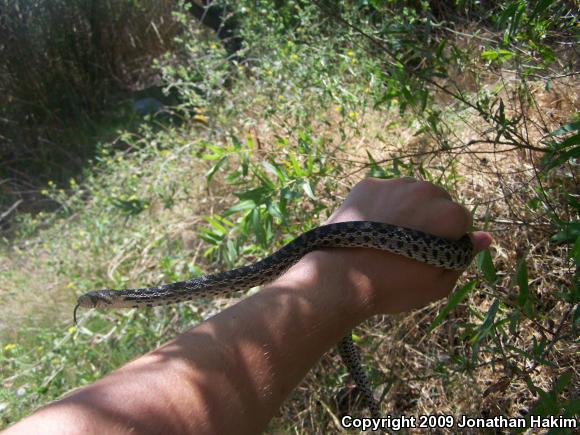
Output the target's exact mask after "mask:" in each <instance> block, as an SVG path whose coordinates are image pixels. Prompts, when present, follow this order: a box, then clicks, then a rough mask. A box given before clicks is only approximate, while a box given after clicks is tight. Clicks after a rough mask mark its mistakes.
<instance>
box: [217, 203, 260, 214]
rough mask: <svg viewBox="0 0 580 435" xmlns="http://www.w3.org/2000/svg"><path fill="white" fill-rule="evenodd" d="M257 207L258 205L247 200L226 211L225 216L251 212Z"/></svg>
mask: <svg viewBox="0 0 580 435" xmlns="http://www.w3.org/2000/svg"><path fill="white" fill-rule="evenodd" d="M255 207H256V203H255V202H254V201H253V200H251V199H245V200H243V201H240V202H238V203H237V204H235V205H233V206H231V207H230V208H228V209H227V210H226V211H224V216H229V215H231V214H234V213H239V212H240V211H244V210H250V209H252V208H255Z"/></svg>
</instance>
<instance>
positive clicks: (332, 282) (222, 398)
mask: <svg viewBox="0 0 580 435" xmlns="http://www.w3.org/2000/svg"><path fill="white" fill-rule="evenodd" d="M348 220H373V221H383V222H388V223H392V224H398V225H404V226H407V227H411V228H415V229H420V230H423V231H425V232H429V233H432V234H436V235H439V236H442V237H447V238H450V239H458V238H459V237H461V236H462V235H463V234H464V233H465V232H466V231H467V230H468V229H469V227H470V225H471V220H470V216H469V213H467V211H466V210H465V209H463V208H462V207H460V206H458V205H457V204H455V203H453V202H452V201H451V200H450V198H449V196H448V195H447V194H446V193H445V192H443V191H441V190H440V189H438V188H436V187H435V186H433V185H430V184H429V183H424V182H417V181H416V180H413V179H399V180H388V181H384V180H373V179H368V180H364V181H363V182H361V183H359V184H358V185H357V186H355V188H354V189H353V191H352V192H351V194H350V195H349V197H348V198H347V199H346V201H345V202H344V204H343V205H342V206H341V207H340V208H339V209H338V210H337V211H336V212H335V213H334V214H333V215H332V216H331V218H330V219H329V223H330V222H339V221H348ZM472 240H473V242H474V245H475V249H476V250H481V249H484V248H485V247H486V246H487V245H489V243H490V241H491V239H490V237H489V235H487V234H486V233H474V234H473V235H472ZM458 276H459V273H458V272H454V271H447V270H443V269H438V268H435V267H432V266H428V265H425V264H422V263H419V262H416V261H413V260H409V259H406V258H404V257H400V256H397V255H393V254H390V253H387V252H382V251H377V250H372V249H329V250H321V251H316V252H313V253H311V254H308V255H307V256H305V257H304V258H303V259H302V260H301V261H300V262H299V263H298V264H297V265H295V266H294V267H293V268H292V269H291V270H290V271H288V272H287V273H286V274H284V275H283V276H282V277H280V278H279V279H277V280H276V281H275V282H273V283H271V284H270V285H268V286H266V287H265V288H264V289H263V290H262V291H261V292H259V293H257V294H254V295H252V296H250V297H249V298H246V299H245V300H243V301H241V302H239V303H237V304H236V305H234V306H232V307H230V308H229V309H227V310H225V311H223V312H222V313H220V314H218V315H216V316H214V317H212V318H211V319H209V320H207V321H206V322H203V323H201V324H200V325H198V326H196V327H194V328H192V329H191V330H189V331H187V332H185V333H184V334H182V335H180V336H179V337H177V338H176V339H174V340H172V341H170V342H169V343H167V344H166V345H164V346H163V347H161V348H159V349H157V350H155V351H153V352H151V353H149V354H147V355H145V356H142V357H140V358H138V359H136V360H134V361H133V362H131V363H129V364H127V365H125V366H124V367H122V368H121V369H119V370H117V371H115V372H113V373H111V374H110V375H108V376H106V377H105V378H103V379H101V380H99V381H97V382H95V383H94V384H92V385H90V386H87V387H85V388H83V389H80V390H78V391H76V392H73V393H72V394H71V395H69V396H67V397H66V398H64V399H62V400H60V401H58V402H55V403H53V404H51V405H49V406H47V407H45V408H42V409H41V410H39V411H38V412H36V413H35V414H33V415H32V416H30V417H28V418H27V419H24V420H22V421H21V422H20V423H18V424H17V425H15V426H13V427H12V428H11V429H9V430H8V433H36V432H39V433H40V432H42V433H46V434H49V433H71V434H73V433H74V434H77V433H130V432H134V433H150V434H155V433H231V432H235V433H256V432H259V431H261V430H263V429H264V427H265V426H266V424H267V423H268V421H269V420H270V419H271V418H272V416H273V415H274V414H275V413H276V411H277V410H278V408H279V407H280V405H281V404H282V402H283V400H284V399H285V398H286V397H287V396H288V394H289V393H290V392H291V391H292V389H293V388H294V387H295V386H296V385H297V384H298V383H299V382H300V380H301V379H302V378H303V377H304V376H305V374H306V373H307V371H308V370H309V369H310V368H311V367H312V366H313V365H314V364H315V363H316V361H317V360H318V359H319V358H320V356H321V355H322V354H323V353H324V352H326V351H327V350H328V349H330V348H331V347H332V346H333V345H335V344H336V343H337V342H338V340H339V339H340V338H341V337H342V336H344V335H345V334H346V333H347V332H348V331H349V330H350V329H352V328H353V327H354V326H356V325H357V324H358V323H360V322H361V321H363V320H365V319H366V318H368V317H371V316H372V315H375V314H379V313H395V312H401V311H405V310H409V309H412V308H415V307H418V306H422V305H424V304H426V303H428V302H430V301H432V300H435V299H438V298H441V297H443V296H445V295H446V294H448V293H449V292H450V291H451V289H452V288H453V285H454V284H455V281H456V280H457V278H458Z"/></svg>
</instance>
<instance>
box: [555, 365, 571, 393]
mask: <svg viewBox="0 0 580 435" xmlns="http://www.w3.org/2000/svg"><path fill="white" fill-rule="evenodd" d="M571 380H572V370H568V371H566V372H564V373H562V375H561V376H560V377H559V378H558V380H556V382H555V383H554V387H553V388H552V391H553V392H554V393H556V394H559V393H561V392H562V391H564V389H565V388H566V387H567V386H568V384H569V383H570V381H571Z"/></svg>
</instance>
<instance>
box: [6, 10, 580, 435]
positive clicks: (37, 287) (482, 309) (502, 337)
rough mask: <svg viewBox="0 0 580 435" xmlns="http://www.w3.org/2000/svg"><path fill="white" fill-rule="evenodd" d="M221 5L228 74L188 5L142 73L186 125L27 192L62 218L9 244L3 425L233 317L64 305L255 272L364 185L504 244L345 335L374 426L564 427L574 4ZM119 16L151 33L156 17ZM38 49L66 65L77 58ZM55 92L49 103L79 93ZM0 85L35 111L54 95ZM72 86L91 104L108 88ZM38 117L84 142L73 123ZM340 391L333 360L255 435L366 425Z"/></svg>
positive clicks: (576, 291)
mask: <svg viewBox="0 0 580 435" xmlns="http://www.w3.org/2000/svg"><path fill="white" fill-rule="evenodd" d="M62 3H63V4H69V3H70V4H73V3H74V4H76V3H78V5H80V6H82V7H85V3H87V4H89V3H90V2H74V1H72V0H67V1H64V0H63V2H62ZM224 3H227V4H228V7H229V8H232V11H233V12H232V13H234V14H235V16H236V20H237V21H236V22H237V24H238V26H239V28H238V32H239V35H236V37H239V38H240V39H241V41H243V44H242V47H243V48H242V50H241V51H240V55H239V58H238V59H236V61H235V62H231V61H230V60H228V53H227V51H226V49H225V48H224V46H223V44H222V41H220V39H218V38H217V37H216V36H215V35H213V34H212V33H211V32H208V31H205V30H203V29H200V28H199V27H198V26H196V25H194V24H193V23H192V22H191V15H190V13H189V12H188V11H187V4H181V3H180V4H178V5H176V9H175V11H174V12H173V16H172V17H173V18H172V20H173V21H172V22H173V23H175V24H174V25H175V26H176V28H179V29H180V30H179V32H176V33H175V35H174V36H175V42H174V43H173V44H172V46H171V51H170V52H169V53H168V54H166V55H164V56H160V57H158V59H157V60H156V62H155V64H154V66H152V69H151V71H153V72H157V74H158V75H159V77H162V79H163V82H164V83H165V84H166V86H167V87H168V88H172V89H176V90H177V91H178V92H179V95H180V101H181V105H182V108H185V109H187V110H183V111H181V112H179V113H181V115H180V116H181V119H182V122H179V123H159V122H156V121H153V122H152V121H151V120H149V121H148V120H145V121H144V122H142V123H141V124H140V125H139V126H138V127H135V125H133V124H131V125H130V126H128V127H131V128H130V129H128V130H125V131H119V132H118V133H116V135H115V139H114V140H111V141H104V140H100V141H99V142H98V143H97V144H96V145H94V144H93V146H94V150H95V151H94V157H93V159H92V160H91V161H90V163H89V164H87V163H86V162H84V161H83V162H82V163H79V165H80V166H76V173H77V174H81V173H82V176H76V177H75V178H72V179H70V180H68V181H66V182H65V181H64V179H63V178H60V179H56V180H46V181H45V183H46V184H45V185H44V186H43V187H42V189H39V192H38V194H39V195H42V196H43V197H45V198H49V199H50V201H51V203H52V204H56V205H57V206H56V207H52V208H50V209H46V210H42V211H38V210H35V211H34V212H25V211H20V212H17V213H16V214H15V216H14V215H12V216H13V219H12V221H11V222H10V226H9V227H8V230H9V231H7V233H6V236H5V237H4V238H3V239H2V244H1V245H0V289H2V298H3V305H2V307H1V308H0V310H1V313H0V318H1V319H2V322H1V323H0V328H1V335H0V340H1V348H0V370H1V372H0V373H1V376H0V378H1V379H2V382H1V384H0V418H1V419H2V424H3V425H8V424H10V423H11V422H13V421H15V420H17V419H18V418H20V417H22V416H23V415H26V414H28V413H30V412H31V411H32V410H33V409H35V408H36V407H38V406H39V405H41V404H43V403H46V402H48V401H50V400H53V399H55V398H58V397H60V396H61V395H62V394H64V393H66V392H67V391H70V390H71V389H73V388H76V387H78V386H81V385H85V384H87V383H90V382H92V381H94V380H95V379H97V378H99V377H101V376H103V375H104V374H105V373H107V372H109V371H111V370H113V369H114V368H116V367H118V366H120V365H121V364H123V363H124V362H125V361H127V360H129V359H130V358H132V357H134V356H136V355H139V354H141V353H143V352H145V351H146V350H148V349H151V348H153V347H155V346H157V345H159V344H161V343H163V342H164V341H166V340H168V339H169V338H171V337H173V336H174V335H175V334H176V333H178V332H179V331H182V330H184V329H186V328H188V327H190V326H191V325H192V324H193V323H195V322H198V321H200V320H202V319H203V318H206V317H207V316H209V315H212V314H213V313H215V312H217V311H218V310H221V309H223V308H224V307H225V306H227V305H228V304H231V303H233V302H235V300H234V299H228V300H207V301H196V302H194V303H191V304H183V305H180V306H176V307H160V308H155V309H149V310H139V311H136V310H130V311H118V312H86V313H82V316H81V317H82V318H81V320H80V323H79V325H78V326H77V327H75V326H73V325H72V321H71V313H72V307H73V305H74V301H75V298H76V296H78V295H79V294H81V293H83V292H85V291H88V290H92V289H95V288H101V287H111V288H121V287H128V286H131V287H136V286H141V285H145V284H150V285H154V284H157V283H160V282H167V281H173V280H178V279H185V278H189V277H191V276H194V275H196V274H200V273H202V272H209V271H215V270H218V269H226V268H230V267H231V266H234V265H241V264H245V263H248V262H251V261H253V260H255V259H258V258H260V257H262V256H264V255H265V254H266V253H269V252H272V251H273V250H274V249H276V248H277V247H279V246H281V245H282V244H284V243H285V242H287V241H289V240H290V239H292V237H293V236H295V235H296V234H298V233H300V232H302V231H304V230H306V229H309V228H312V227H314V226H317V225H319V224H320V223H321V222H322V221H324V219H325V218H326V217H327V216H328V215H329V214H330V213H331V212H332V211H333V209H334V208H335V207H336V206H337V205H338V204H339V203H340V201H341V200H342V199H343V198H344V196H345V195H346V193H347V192H348V189H349V188H350V187H351V186H352V185H353V184H354V183H355V182H356V181H357V180H359V179H360V178H362V177H363V176H366V175H370V176H374V177H381V178H391V177H399V176H403V175H412V176H415V177H417V178H423V179H427V180H429V181H432V182H434V183H436V184H438V185H441V186H442V187H444V188H445V189H447V190H448V191H450V192H452V194H453V195H454V197H455V198H456V200H458V201H460V202H461V203H463V204H464V205H465V206H466V207H468V208H469V209H470V210H471V211H472V213H473V215H474V222H475V226H476V227H477V228H480V229H481V228H484V229H486V230H488V231H490V232H491V233H492V234H493V235H494V238H495V242H494V245H493V246H492V248H491V249H490V250H489V251H486V252H484V253H482V254H480V255H479V256H478V258H477V259H476V261H475V262H474V264H473V265H472V266H471V267H470V269H469V270H468V271H467V272H466V273H465V274H464V276H463V277H462V279H461V281H460V283H459V284H458V286H457V289H456V290H455V291H454V292H453V294H452V295H451V296H450V297H449V298H448V299H447V300H446V301H441V302H438V303H435V304H432V305H430V306H428V307H425V308H423V309H421V310H417V311H415V312H412V313H408V314H405V315H400V316H395V317H393V316H388V317H387V316H385V317H380V318H376V319H372V320H370V321H368V322H366V323H365V324H363V325H361V326H360V327H359V328H358V329H357V330H356V331H355V337H354V338H355V340H356V341H357V342H358V343H359V345H360V346H361V347H362V349H363V358H364V362H365V364H366V366H367V367H368V369H369V370H370V373H371V378H372V383H373V385H374V387H375V388H376V391H377V394H378V395H379V396H380V397H382V409H383V411H384V413H385V414H387V413H388V414H391V415H401V414H404V415H419V414H452V415H455V416H458V415H460V414H468V415H471V416H486V417H488V416H495V415H503V416H524V417H527V416H530V415H532V414H540V415H564V416H577V414H578V408H579V398H578V391H579V390H580V379H579V376H578V373H577V368H576V367H578V365H579V364H578V362H579V361H578V344H577V343H578V342H577V338H578V329H579V327H580V309H579V306H578V302H579V296H580V285H579V279H578V274H579V271H578V265H579V264H580V218H579V213H580V202H579V197H578V191H579V190H578V183H579V180H578V159H579V157H580V136H579V133H578V131H579V129H580V117H579V116H578V107H579V105H580V96H579V95H580V94H579V93H578V85H577V74H578V72H577V70H578V59H577V53H576V51H575V50H576V48H575V46H574V38H575V36H577V29H578V27H577V19H578V17H577V12H576V11H577V8H575V7H574V2H572V1H570V2H566V1H551V0H535V1H534V0H531V1H524V0H514V1H486V2H476V1H471V0H461V1H459V0H457V1H453V2H436V1H429V2H428V1H422V2H419V1H402V0H401V1H396V0H392V1H389V0H359V1H352V2H341V3H340V4H339V5H338V6H336V2H330V1H322V0H320V1H316V2H313V3H311V2H302V1H298V0H296V1H292V0H289V1H286V2H280V1H276V0H254V1H249V0H241V1H238V2H224ZM156 4H157V3H156ZM127 5H132V6H131V8H134V9H130V10H131V13H134V14H142V16H143V17H150V15H149V12H148V11H149V10H150V9H149V8H150V5H149V2H127ZM164 5H165V6H164V7H168V6H167V4H165V3H164ZM127 7H128V6H127ZM113 9H114V8H112V10H111V12H110V13H111V14H113V15H112V16H116V15H114V11H113ZM40 10H41V11H43V9H40ZM79 10H81V11H86V10H85V9H82V8H81V9H79ZM164 10H166V9H164ZM34 12H35V11H34V10H32V9H31V11H30V14H31V16H34V17H35V19H37V20H42V19H43V18H42V15H34ZM49 18H50V16H49V17H48V18H47V20H48V19H49ZM144 19H150V18H144ZM105 21H106V20H105ZM45 23H46V25H47V26H48V27H50V23H49V22H48V21H46V22H45ZM84 31H86V32H88V33H85V35H86V36H87V37H88V36H90V35H91V34H92V33H90V31H87V30H83V32H84ZM168 32H169V31H168ZM170 33H171V32H169V33H168V34H170ZM57 35H60V34H59V33H57ZM89 39H90V38H89ZM55 41H56V40H55ZM46 44H48V46H50V47H56V48H54V50H55V51H54V53H56V54H55V55H54V57H55V59H54V62H55V64H56V65H58V64H59V63H58V62H60V61H62V62H61V64H62V65H65V64H66V62H65V60H66V59H67V57H66V56H67V55H68V54H70V53H69V49H67V48H66V47H64V46H63V47H61V48H59V49H57V48H58V47H57V46H56V44H57V43H56V42H53V41H52V40H46ZM125 44H126V42H123V43H122V44H121V46H122V47H125ZM93 48H99V50H101V49H103V50H104V47H101V46H99V47H93ZM109 55H110V54H105V53H102V54H101V56H103V57H107V56H109ZM101 62H102V63H101ZM98 65H101V66H103V67H104V66H105V60H102V59H101V60H99V63H98ZM37 69H40V68H38V67H37ZM45 69H46V72H47V74H48V73H51V72H54V73H55V74H57V73H58V72H59V71H61V70H59V69H58V68H56V67H55V68H53V67H52V66H50V67H48V66H47V67H46V68H45ZM153 72H152V74H153ZM67 75H69V76H67V78H63V77H56V76H55V77H56V78H54V80H55V82H54V83H55V86H56V85H60V86H64V87H66V88H67V89H68V86H69V85H70V83H71V82H70V80H71V79H75V80H80V79H81V78H82V74H81V73H80V72H76V71H67ZM0 77H2V79H3V83H5V84H4V86H5V87H6V88H8V87H10V86H15V85H16V84H18V85H19V86H22V87H23V89H24V90H26V91H27V92H29V93H28V94H26V97H25V98H24V97H22V100H23V101H24V102H25V103H26V104H28V105H34V104H36V103H38V104H39V105H42V104H41V98H44V95H45V94H42V93H41V94H40V95H39V96H38V100H36V99H35V98H36V94H35V93H34V90H33V89H31V88H30V89H29V88H27V87H26V86H24V85H25V83H24V82H18V81H17V79H18V77H15V76H12V75H6V73H5V70H2V69H0ZM31 83H36V82H34V81H31ZM97 83H99V84H102V82H101V81H100V79H99V80H97ZM97 88H98V87H97ZM74 89H75V92H78V96H80V97H82V98H83V99H84V100H91V99H92V98H95V95H96V94H97V93H98V92H99V91H98V89H95V87H94V86H85V87H81V88H80V89H79V88H74ZM22 95H24V94H22ZM42 101H44V100H42ZM71 101H73V100H71ZM23 104H24V103H23ZM55 104H57V105H58V107H59V108H61V107H65V106H66V105H65V103H61V102H59V103H55ZM67 104H69V103H67ZM70 104H71V105H70V106H68V107H69V108H73V111H74V107H77V106H75V104H76V103H74V104H73V103H70ZM61 105H62V106H61ZM21 107H24V106H22V105H11V104H5V102H4V101H0V109H1V111H2V113H3V114H4V113H7V114H9V115H10V116H12V115H14V116H20V117H22V116H23V115H22V113H28V109H20V108H21ZM44 107H47V106H44ZM193 108H195V111H193V110H190V109H193ZM20 110H22V111H20ZM100 110H103V107H101V108H100ZM104 110H105V112H104V113H101V114H100V115H99V117H100V119H105V120H107V119H108V118H107V116H108V115H111V112H110V111H108V110H109V109H107V108H106V107H105V109H104ZM12 111H14V112H12ZM87 113H89V112H87ZM3 116H5V115H3ZM6 116H8V115H6ZM51 116H54V117H55V119H56V122H58V123H61V125H62V124H63V123H66V122H72V123H73V124H74V125H73V127H75V128H79V129H81V131H82V129H83V128H84V124H83V123H82V121H78V120H75V119H76V118H75V117H74V116H73V115H70V113H69V114H67V113H66V111H65V110H64V109H63V111H62V112H57V111H51ZM95 116H97V115H95ZM121 119H123V118H121ZM71 120H72V121H71ZM38 125H39V126H40V127H42V128H45V129H46V131H51V130H50V129H51V128H54V124H53V123H52V121H51V120H50V119H48V118H42V119H41V120H40V121H39V123H38ZM105 129H108V131H109V132H110V131H111V130H113V131H115V130H116V129H117V127H116V125H115V126H111V125H110V124H108V123H107V122H104V125H103V126H99V132H103V131H104V130H105ZM4 136H5V135H4ZM0 139H3V138H2V137H1V136H0ZM8 144H10V142H8ZM119 144H122V146H119ZM46 146H47V147H48V148H47V149H46V150H47V153H48V155H55V154H57V153H59V152H60V151H62V150H61V149H59V145H58V144H57V143H52V144H50V146H49V145H46ZM37 155H38V156H39V158H38V164H41V163H44V164H46V165H47V169H46V173H54V172H55V170H54V168H55V166H52V167H51V166H50V165H55V163H54V161H52V160H51V159H50V158H48V157H46V158H45V157H42V156H43V154H37ZM61 162H62V160H61ZM59 164H60V163H59ZM71 164H77V163H76V162H74V163H71ZM56 167H58V164H57V166H56ZM51 171H52V172H51ZM1 182H2V181H0V183H1ZM6 204H9V201H6ZM345 381H347V373H346V372H345V370H344V369H343V368H342V367H341V365H340V364H339V363H338V357H337V355H334V354H329V355H326V356H325V357H324V358H323V359H322V360H321V362H320V364H318V366H317V367H316V368H314V369H313V370H312V371H311V373H310V374H309V375H308V377H307V378H306V379H305V380H304V381H303V383H302V384H301V385H300V387H299V388H298V389H297V390H296V391H295V392H294V393H293V394H292V396H291V397H290V398H289V399H288V401H287V402H286V404H285V406H284V408H283V410H282V412H281V415H280V416H279V417H277V418H276V419H275V420H274V421H273V422H272V423H271V427H270V430H271V431H272V432H274V431H285V432H286V431H287V432H299V433H303V432H305V433H310V432H313V433H318V432H327V431H334V430H337V429H338V428H339V426H338V424H339V423H338V417H339V415H340V414H341V413H343V412H346V411H349V410H351V412H352V411H355V413H356V410H357V409H359V408H358V407H359V406H360V405H359V404H358V403H357V401H356V394H355V393H353V391H352V389H344V388H343V387H342V385H343V384H344V382H345Z"/></svg>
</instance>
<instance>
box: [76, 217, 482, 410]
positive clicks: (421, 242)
mask: <svg viewBox="0 0 580 435" xmlns="http://www.w3.org/2000/svg"><path fill="white" fill-rule="evenodd" d="M327 248H374V249H379V250H383V251H387V252H391V253H393V254H399V255H403V256H405V257H407V258H411V259H413V260H417V261H420V262H423V263H427V264H430V265H432V266H436V267H439V268H444V269H449V270H457V271H462V270H464V269H465V268H467V266H468V265H469V263H470V262H471V260H472V258H473V244H472V242H471V239H470V237H469V235H467V234H465V235H463V237H461V238H460V239H459V240H449V239H446V238H442V237H438V236H435V235H433V234H428V233H425V232H422V231H419V230H416V229H412V228H406V227H402V226H397V225H391V224H387V223H382V222H373V221H350V222H338V223H331V224H327V225H322V226H319V227H316V228H314V229H312V230H310V231H307V232H305V233H303V234H301V235H300V236H298V237H296V238H295V239H294V240H292V241H291V242H289V243H288V244H286V245H284V246H283V247H282V248H280V249H279V250H277V251H276V252H274V253H272V254H270V255H268V256H267V257H265V258H264V259H262V260H260V261H258V262H256V263H253V264H250V265H247V266H243V267H239V268H236V269H232V270H228V271H224V272H218V273H214V274H209V275H204V276H201V277H197V278H194V279H190V280H187V281H179V282H174V283H170V284H165V285H160V286H157V287H145V288H136V289H125V290H110V289H105V290H97V291H91V292H88V293H85V294H83V295H81V296H79V298H78V300H77V305H76V306H75V309H74V313H73V317H74V320H75V323H76V319H77V310H78V309H79V308H80V307H82V308H97V309H107V308H139V307H154V306H159V305H169V304H175V303H179V302H183V301H186V300H191V299H194V298H207V297H215V296H218V295H219V296H221V295H225V294H230V293H233V292H239V291H242V290H247V289H249V288H253V287H257V286H260V285H263V284H265V283H268V282H271V281H273V280H274V279H276V278H277V277H279V276H280V275H282V274H283V273H284V272H285V271H287V270H288V269H289V268H290V267H292V266H293V265H294V264H295V263H297V262H298V261H299V260H300V259H301V258H302V257H304V256H305V255H306V254H308V253H309V252H312V251H315V250H318V249H327ZM338 353H339V355H340V357H341V359H342V360H343V363H344V364H345V366H346V368H347V370H348V372H349V373H350V376H351V377H352V379H353V381H354V382H355V385H356V387H357V389H358V391H359V392H360V393H361V394H362V398H363V400H364V405H365V406H366V408H367V409H368V410H369V413H370V415H371V417H373V418H380V406H379V403H378V402H377V400H376V399H375V397H374V394H373V390H372V389H371V386H370V382H369V379H368V377H367V375H366V372H365V370H364V369H363V367H362V363H361V356H360V353H359V351H358V349H357V348H356V347H355V345H354V342H353V340H352V333H351V334H348V335H347V336H345V337H344V338H342V339H341V340H340V342H339V343H338Z"/></svg>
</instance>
